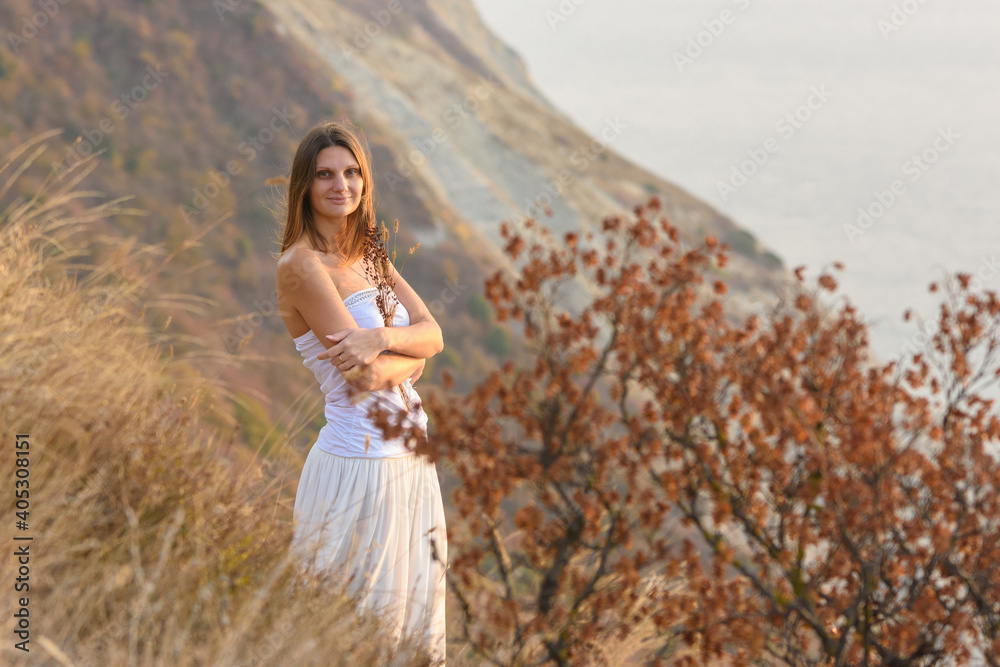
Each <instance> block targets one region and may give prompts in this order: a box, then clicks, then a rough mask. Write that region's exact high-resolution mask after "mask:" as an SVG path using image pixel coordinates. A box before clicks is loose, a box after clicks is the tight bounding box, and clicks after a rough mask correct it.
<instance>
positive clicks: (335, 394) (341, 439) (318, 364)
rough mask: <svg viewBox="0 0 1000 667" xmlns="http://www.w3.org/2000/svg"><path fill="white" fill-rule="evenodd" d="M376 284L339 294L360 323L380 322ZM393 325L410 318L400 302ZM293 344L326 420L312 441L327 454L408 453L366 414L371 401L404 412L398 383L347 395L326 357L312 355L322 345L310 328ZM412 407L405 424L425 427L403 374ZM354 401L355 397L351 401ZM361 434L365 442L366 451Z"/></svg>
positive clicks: (417, 400)
mask: <svg viewBox="0 0 1000 667" xmlns="http://www.w3.org/2000/svg"><path fill="white" fill-rule="evenodd" d="M377 295H378V290H377V289H376V288H374V287H369V288H366V289H362V290H360V291H358V292H355V293H354V294H352V295H350V296H349V297H347V298H346V299H344V305H345V306H347V310H348V311H350V313H351V315H352V316H353V317H354V321H355V322H356V323H357V325H358V326H359V327H361V328H363V329H375V328H378V327H382V326H385V324H384V322H383V320H382V314H381V313H380V312H379V309H378V306H377V305H376V304H375V297H376V296H377ZM392 324H393V326H397V327H405V326H408V325H409V324H410V314H409V313H408V312H407V310H406V307H405V306H403V304H402V303H397V304H396V312H395V313H394V314H393V320H392ZM294 340H295V348H296V349H297V350H298V351H299V352H300V353H301V354H302V357H303V361H302V365H303V366H305V367H306V368H308V369H309V370H311V371H312V372H313V375H315V376H316V380H317V381H318V382H319V385H320V390H321V391H322V392H323V394H324V396H325V397H326V406H325V409H324V412H325V415H326V422H327V423H326V426H324V427H323V428H322V429H321V430H320V433H319V438H318V440H317V441H316V445H317V446H318V447H320V449H323V450H324V451H327V452H329V453H331V454H338V455H340V456H360V457H365V458H387V457H396V456H404V455H409V454H412V450H410V449H409V448H407V447H406V445H405V442H404V441H403V439H402V438H394V439H392V440H388V441H387V440H385V438H383V436H382V430H381V429H380V428H379V427H378V426H376V425H375V423H374V422H373V421H372V419H371V418H370V417H368V416H367V412H368V410H369V407H370V406H371V405H372V403H373V402H376V401H377V402H378V404H379V405H380V406H381V407H382V408H383V409H385V410H391V409H392V408H393V407H395V408H396V409H398V410H400V411H403V412H406V411H407V410H406V405H405V404H404V403H403V399H402V397H401V396H400V394H399V389H398V388H396V387H392V388H391V389H383V390H379V391H372V392H367V393H366V394H364V395H363V396H362V397H360V398H359V397H355V398H354V399H353V400H352V398H351V391H352V389H351V387H350V385H349V384H348V383H347V381H346V380H345V379H344V376H343V375H342V374H341V372H340V371H339V370H338V369H337V367H336V366H334V365H333V364H332V363H331V361H330V360H329V359H317V358H316V357H317V356H318V355H319V354H320V353H321V352H323V351H324V350H325V349H326V347H325V346H324V345H323V343H322V342H320V340H319V338H317V337H316V334H315V333H313V331H312V330H309V331H307V332H306V333H304V334H302V335H301V336H298V337H297V338H295V339H294ZM403 388H404V389H405V391H406V393H407V397H408V398H409V400H410V403H411V404H413V406H414V407H413V410H412V411H410V412H409V413H408V414H407V417H406V419H405V422H404V423H406V424H409V425H417V426H419V427H420V428H421V429H422V430H424V431H425V432H426V428H427V415H426V414H425V413H424V410H423V407H422V406H421V405H420V397H419V396H418V395H417V392H416V391H415V390H414V389H413V387H412V386H411V384H410V381H409V380H406V381H404V382H403ZM354 401H358V402H356V403H355V402H354ZM366 439H367V440H368V446H367V451H366Z"/></svg>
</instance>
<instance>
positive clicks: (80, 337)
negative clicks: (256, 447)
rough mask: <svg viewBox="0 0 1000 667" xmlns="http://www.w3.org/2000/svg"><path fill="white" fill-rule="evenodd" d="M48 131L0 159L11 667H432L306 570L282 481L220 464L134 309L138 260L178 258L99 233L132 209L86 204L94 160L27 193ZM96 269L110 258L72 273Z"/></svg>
mask: <svg viewBox="0 0 1000 667" xmlns="http://www.w3.org/2000/svg"><path fill="white" fill-rule="evenodd" d="M55 134H57V133H56V132H49V133H46V134H43V135H40V136H38V137H36V138H34V139H32V140H30V141H28V142H27V143H25V144H24V145H22V146H19V147H18V148H16V149H14V150H13V151H12V152H11V153H10V154H8V155H7V156H6V157H5V158H4V159H2V160H0V183H2V185H0V424H2V427H3V428H2V438H3V446H2V448H0V463H2V465H0V470H2V471H3V472H2V474H3V476H4V479H3V480H2V482H0V488H2V489H3V499H2V501H0V507H2V508H3V513H2V516H3V520H2V524H3V529H2V531H0V536H2V540H3V544H4V545H6V546H5V547H4V549H5V551H6V553H5V554H4V558H3V565H2V575H0V580H2V582H3V589H4V590H5V591H6V593H5V594H4V601H3V607H4V609H7V610H10V611H11V613H5V614H4V622H3V644H2V648H0V662H2V663H4V664H13V665H20V664H53V665H54V664H60V665H126V664H127V665H161V664H168V665H384V664H422V663H426V662H428V661H427V660H426V657H425V656H424V654H423V653H422V652H421V651H420V649H419V646H418V644H417V642H416V641H415V640H413V639H410V638H404V641H402V642H401V643H400V645H399V646H398V647H397V648H395V649H394V648H393V643H392V642H391V641H390V640H389V637H388V635H387V634H386V632H385V631H384V630H383V629H381V628H380V626H379V623H378V619H377V618H374V617H372V616H370V615H364V614H358V613H356V612H355V607H354V604H353V602H352V601H351V600H349V599H348V598H347V597H346V596H345V595H344V594H343V592H342V591H341V590H339V589H336V588H334V587H333V586H332V584H331V583H330V581H329V580H326V579H324V578H323V577H315V578H304V577H301V576H300V575H299V574H298V568H297V566H296V564H295V563H294V561H293V560H292V559H291V557H290V555H289V549H288V546H289V544H290V541H291V536H292V526H291V525H290V523H289V522H288V521H286V520H279V519H277V518H276V512H275V507H276V499H277V493H278V490H277V489H276V488H275V485H273V484H268V479H267V477H268V476H267V475H266V474H265V471H264V470H263V469H262V468H261V466H260V465H259V463H258V461H257V460H256V458H250V459H247V460H246V461H247V462H245V463H244V462H241V463H240V464H238V465H236V464H232V463H229V462H227V460H226V459H225V457H223V456H221V455H220V438H219V436H218V434H217V433H215V432H213V431H212V430H211V429H210V428H209V427H207V426H206V425H205V423H203V422H202V421H200V420H199V417H198V412H199V404H201V403H202V402H204V401H205V400H210V399H211V392H212V387H211V386H210V385H209V384H208V383H207V382H200V381H198V380H197V378H196V375H197V374H196V373H192V372H191V370H190V369H187V368H184V367H183V362H182V361H181V360H178V359H174V358H173V355H172V350H171V351H170V353H168V352H167V351H165V350H164V349H163V345H162V341H163V340H165V339H164V338H163V336H162V332H156V331H152V330H151V329H150V327H149V325H148V324H147V323H146V321H145V318H144V315H145V309H143V310H142V312H140V313H139V314H136V312H135V311H136V310H137V308H136V307H135V306H136V304H139V303H142V298H143V296H144V293H143V290H144V289H145V288H146V287H147V286H148V282H147V280H146V277H144V274H143V272H142V271H141V270H137V265H138V262H137V259H138V258H139V257H140V256H146V255H149V256H155V255H160V256H163V255H166V253H164V252H163V251H162V249H157V248H156V247H152V246H146V247H140V246H139V245H138V244H136V243H134V242H132V243H124V244H122V245H120V246H119V247H117V248H115V247H114V243H115V242H116V240H115V239H113V238H110V237H107V236H103V237H102V236H99V235H97V234H88V233H87V232H88V231H89V230H92V229H93V228H94V225H95V224H96V223H99V222H100V221H102V220H104V219H106V218H108V216H113V215H126V214H135V213H137V212H136V211H132V210H130V209H128V208H126V207H125V205H124V200H114V201H105V202H103V203H96V204H94V203H90V202H92V201H93V200H94V198H95V197H97V196H98V195H97V193H93V192H87V191H84V190H78V189H77V187H78V186H79V184H80V183H81V182H82V181H83V179H84V178H85V177H86V175H87V174H88V173H89V171H90V170H92V169H93V168H94V167H95V166H96V164H97V163H96V162H95V161H94V160H93V159H90V160H86V161H83V162H81V163H79V164H77V165H76V166H74V167H73V168H72V169H70V170H69V171H67V172H65V173H63V174H62V175H60V176H57V175H55V174H49V175H48V176H46V177H39V178H38V179H37V181H35V182H34V184H33V185H32V188H33V189H34V191H33V192H32V193H30V194H23V193H22V194H18V188H20V187H23V185H24V182H25V181H23V180H22V181H21V182H20V184H19V179H25V178H26V177H27V176H26V175H29V174H32V173H34V172H36V171H38V170H39V169H40V162H41V157H42V156H43V154H44V153H45V150H46V146H47V144H46V141H48V140H50V139H52V138H53V137H54V136H55ZM81 231H82V232H84V233H83V234H80V232H81ZM117 242H119V243H121V241H120V240H117ZM98 245H100V248H98ZM90 255H93V256H100V257H103V259H102V260H101V261H100V262H99V263H95V264H89V265H88V264H72V263H71V260H72V259H74V258H79V257H87V256H90ZM167 257H168V258H169V255H168V256H167ZM160 268H162V263H161V267H160ZM154 341H156V343H155V344H154ZM179 378H184V381H183V382H181V381H179ZM192 378H194V379H192ZM15 434H30V450H29V452H30V453H29V461H30V476H29V482H30V487H29V488H30V514H29V517H28V525H29V528H28V530H18V529H17V528H16V527H15V511H16V508H15V495H14V488H15V446H14V444H15ZM15 534H16V535H18V536H22V537H23V536H31V537H32V538H33V540H32V541H30V542H15V541H14V540H13V538H14V536H15ZM26 543H27V544H30V565H29V567H30V575H29V577H30V579H29V584H30V591H28V592H22V593H15V592H14V590H13V582H14V579H15V578H16V576H17V571H18V565H19V564H18V562H17V559H16V558H14V557H12V554H13V552H14V550H15V545H22V544H26ZM18 597H28V598H29V600H30V601H29V605H28V608H29V612H30V633H31V634H30V643H29V644H28V647H29V649H30V653H23V652H22V651H19V650H16V649H14V647H13V645H14V643H15V641H17V639H16V636H15V635H14V634H13V630H14V627H15V623H14V619H13V617H12V612H13V610H15V609H16V605H17V598H18Z"/></svg>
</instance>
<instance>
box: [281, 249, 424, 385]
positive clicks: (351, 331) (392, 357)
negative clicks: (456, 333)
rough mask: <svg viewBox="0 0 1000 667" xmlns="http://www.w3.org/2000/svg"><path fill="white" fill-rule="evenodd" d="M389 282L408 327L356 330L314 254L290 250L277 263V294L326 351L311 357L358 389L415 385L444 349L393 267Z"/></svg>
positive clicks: (421, 306)
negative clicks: (392, 283) (279, 289)
mask: <svg viewBox="0 0 1000 667" xmlns="http://www.w3.org/2000/svg"><path fill="white" fill-rule="evenodd" d="M393 279H394V281H395V293H396V296H397V297H398V298H399V301H400V303H402V304H403V306H404V307H405V308H406V310H407V311H408V312H409V314H410V325H409V326H405V327H380V328H377V329H362V328H360V327H359V326H358V325H357V322H355V321H354V317H352V316H351V313H350V311H349V310H347V306H345V305H344V301H343V298H341V296H340V292H338V291H337V287H336V285H334V283H333V279H332V278H331V277H330V274H329V273H327V271H326V268H325V267H324V266H323V263H322V262H321V261H320V259H319V258H318V257H317V256H316V255H314V254H313V253H312V252H310V251H308V250H305V249H302V248H293V249H291V250H289V251H288V252H287V253H286V254H285V255H283V256H282V257H281V258H280V259H279V260H278V283H279V285H281V286H282V292H283V294H285V295H286V297H287V300H288V303H289V304H290V305H291V306H292V307H294V308H295V309H296V310H297V311H298V312H299V313H300V314H301V315H302V317H303V319H305V321H306V323H307V324H308V325H309V328H310V329H312V330H313V332H315V334H316V337H317V338H318V339H319V340H320V342H322V343H323V346H324V347H326V350H325V351H323V352H321V353H320V354H319V356H318V357H317V358H318V359H329V360H330V363H332V364H333V365H335V366H336V367H337V369H338V370H340V372H341V373H342V374H343V375H344V379H345V380H346V381H347V382H348V384H350V385H351V386H352V387H354V388H355V389H358V390H361V391H377V390H380V389H389V388H391V387H394V386H396V385H397V384H400V383H401V382H404V381H405V380H407V379H409V380H410V381H411V382H416V380H417V378H419V377H420V374H421V372H422V371H423V368H424V364H425V363H426V360H427V359H429V358H430V357H432V356H434V355H435V354H437V353H438V352H440V351H441V350H442V349H443V348H444V340H443V338H442V335H441V327H440V326H438V323H437V322H436V321H435V320H434V317H433V316H432V315H431V313H430V311H429V310H428V309H427V306H426V305H424V302H423V301H422V300H421V299H420V297H419V296H418V295H417V293H416V292H415V291H413V288H411V287H410V285H409V284H408V283H407V282H406V281H405V280H403V277H402V276H400V275H399V273H398V272H397V271H396V269H395V267H393Z"/></svg>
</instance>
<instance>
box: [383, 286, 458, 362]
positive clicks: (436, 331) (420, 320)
mask: <svg viewBox="0 0 1000 667" xmlns="http://www.w3.org/2000/svg"><path fill="white" fill-rule="evenodd" d="M392 279H393V281H394V282H395V287H394V291H395V293H396V296H397V297H398V298H399V302H400V303H401V304H403V307H404V308H406V312H407V313H409V315H410V325H409V326H406V327H386V328H385V329H384V331H383V335H384V341H383V342H384V348H383V349H386V350H389V351H390V352H398V353H400V354H408V355H410V356H412V357H420V358H421V359H430V358H431V357H433V356H434V355H435V354H437V353H438V352H440V351H441V350H443V349H444V337H443V336H442V334H441V327H440V326H438V323H437V321H436V320H435V319H434V316H433V315H431V311H430V310H429V309H428V308H427V306H426V305H424V302H423V300H422V299H421V298H420V296H419V295H418V294H417V293H416V291H414V289H413V288H412V287H410V284H409V283H407V282H406V280H404V279H403V276H401V275H399V271H397V270H396V267H395V266H394V267H392Z"/></svg>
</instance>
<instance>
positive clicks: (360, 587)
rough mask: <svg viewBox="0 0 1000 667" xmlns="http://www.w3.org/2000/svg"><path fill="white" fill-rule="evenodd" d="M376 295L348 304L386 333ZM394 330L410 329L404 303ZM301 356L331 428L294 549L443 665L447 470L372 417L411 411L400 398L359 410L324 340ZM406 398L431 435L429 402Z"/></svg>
mask: <svg viewBox="0 0 1000 667" xmlns="http://www.w3.org/2000/svg"><path fill="white" fill-rule="evenodd" d="M376 294H377V291H376V290H375V288H370V289H366V290H361V291H360V292H356V293H354V294H352V295H351V296H350V297H348V298H347V299H345V300H344V305H346V306H347V308H348V310H350V311H351V314H352V316H353V317H354V320H355V322H357V324H358V326H359V327H364V328H375V327H379V326H383V323H382V316H381V314H379V311H378V308H377V307H376V305H375V296H376ZM393 324H394V326H406V325H408V324H409V314H408V313H407V312H406V309H405V308H404V307H403V305H402V304H401V303H400V304H398V305H397V306H396V314H395V318H394V321H393ZM295 346H296V348H297V349H298V350H299V351H300V352H301V353H302V355H303V358H304V360H303V365H305V366H306V367H308V368H309V369H310V370H312V371H313V373H314V375H315V376H316V379H317V381H318V382H319V384H320V388H321V390H322V391H323V393H324V395H325V397H326V407H325V414H326V418H327V424H326V426H324V427H323V429H322V430H321V431H320V434H319V437H318V438H317V440H316V442H315V443H313V445H312V447H311V448H310V450H309V453H308V455H307V457H306V461H305V464H304V466H303V468H302V475H301V477H300V479H299V485H298V489H297V491H296V494H295V509H294V520H295V532H294V537H293V541H292V549H293V550H294V551H295V552H296V554H297V555H298V557H299V558H300V562H301V563H302V568H303V571H304V572H308V571H310V570H322V571H324V572H327V573H333V574H334V575H335V576H336V577H338V578H340V579H341V580H342V581H343V582H344V584H345V585H346V586H347V591H348V593H349V594H350V595H354V596H356V597H357V599H358V601H359V603H360V604H361V606H362V607H363V608H366V609H372V610H376V611H379V612H380V613H382V614H383V616H384V618H385V620H386V621H387V622H388V624H389V627H390V628H392V630H393V632H394V633H395V637H396V638H397V640H398V638H399V637H400V635H401V633H403V632H405V633H407V634H409V633H420V634H421V635H422V636H423V637H424V639H425V643H426V645H427V648H428V650H429V651H430V652H431V654H432V655H433V656H434V657H435V658H436V659H437V660H438V661H439V662H440V663H443V662H444V658H445V594H446V586H445V569H446V567H447V562H448V541H447V533H446V525H445V515H444V504H443V502H442V498H441V486H440V483H439V481H438V476H437V468H436V466H435V465H434V464H433V463H431V462H430V461H428V460H427V458H426V457H425V456H423V455H419V456H418V455H415V454H413V452H412V451H410V450H409V449H407V447H406V445H405V443H403V442H398V441H397V442H393V441H385V440H384V439H383V438H382V435H381V430H380V429H379V428H378V427H377V426H376V425H375V424H374V423H373V422H372V420H371V419H370V418H368V417H367V416H366V411H367V409H368V406H369V405H370V404H371V403H372V402H374V401H378V402H379V404H380V405H382V406H383V407H386V408H388V407H389V406H395V407H396V408H398V409H399V410H404V411H405V409H406V408H405V406H404V403H403V400H402V397H401V396H400V394H399V390H398V389H396V388H395V387H394V388H392V389H391V390H384V391H378V392H370V393H369V394H368V396H366V397H365V399H364V400H363V401H361V402H360V403H357V404H355V403H352V401H351V400H350V398H349V395H348V392H349V387H348V385H347V383H346V381H344V378H343V376H342V375H341V374H340V371H338V370H337V368H336V367H335V366H334V365H333V364H332V363H330V361H329V360H322V359H316V355H318V354H319V353H320V352H322V351H323V350H324V349H326V348H325V347H324V346H323V344H322V343H321V342H320V341H319V339H318V338H317V337H316V335H315V334H314V333H313V332H312V331H309V332H307V333H305V334H303V335H302V336H299V337H298V338H296V339H295ZM405 388H406V391H407V396H408V398H409V399H410V402H411V403H412V404H413V405H414V406H415V410H414V411H413V412H410V413H408V415H407V421H408V422H409V423H414V424H417V425H418V426H420V427H421V428H422V429H423V430H424V432H425V433H426V424H427V415H426V414H424V411H423V408H422V407H420V404H419V403H420V397H419V396H418V395H417V393H416V391H414V390H413V388H412V387H411V386H410V384H409V381H407V382H406V383H405ZM366 440H367V442H366ZM397 440H400V439H398V438H397Z"/></svg>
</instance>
